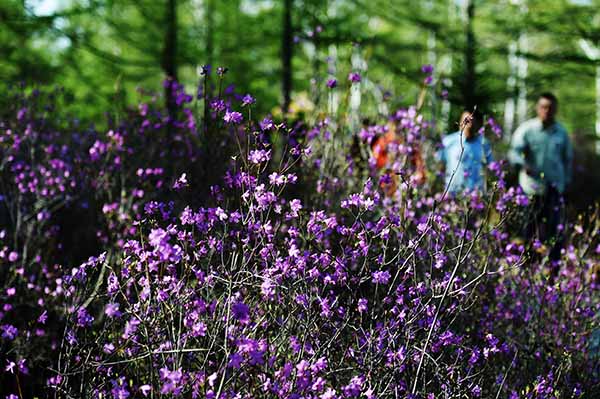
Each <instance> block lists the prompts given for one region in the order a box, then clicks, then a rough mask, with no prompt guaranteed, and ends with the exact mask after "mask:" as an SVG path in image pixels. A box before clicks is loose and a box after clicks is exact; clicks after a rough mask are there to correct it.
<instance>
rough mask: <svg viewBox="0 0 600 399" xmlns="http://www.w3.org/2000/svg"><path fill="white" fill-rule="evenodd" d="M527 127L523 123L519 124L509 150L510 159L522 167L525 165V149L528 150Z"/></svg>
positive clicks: (512, 162)
mask: <svg viewBox="0 0 600 399" xmlns="http://www.w3.org/2000/svg"><path fill="white" fill-rule="evenodd" d="M526 132H527V131H526V129H525V128H524V127H523V125H521V126H519V127H518V128H517V130H515V133H514V134H513V136H512V139H511V141H510V150H509V151H508V161H509V162H510V163H511V164H513V165H515V166H517V167H519V168H521V167H524V166H525V163H526V161H525V151H527V142H526V140H525V133H526Z"/></svg>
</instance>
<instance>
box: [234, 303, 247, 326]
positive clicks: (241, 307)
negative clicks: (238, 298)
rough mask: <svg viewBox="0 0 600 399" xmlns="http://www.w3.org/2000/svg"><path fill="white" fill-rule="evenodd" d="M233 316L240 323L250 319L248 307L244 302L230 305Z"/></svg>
mask: <svg viewBox="0 0 600 399" xmlns="http://www.w3.org/2000/svg"><path fill="white" fill-rule="evenodd" d="M231 312H232V313H233V317H234V318H236V319H237V320H239V321H240V322H242V323H247V322H249V321H250V308H249V307H248V305H246V304H245V303H244V302H236V303H234V304H233V306H232V307H231Z"/></svg>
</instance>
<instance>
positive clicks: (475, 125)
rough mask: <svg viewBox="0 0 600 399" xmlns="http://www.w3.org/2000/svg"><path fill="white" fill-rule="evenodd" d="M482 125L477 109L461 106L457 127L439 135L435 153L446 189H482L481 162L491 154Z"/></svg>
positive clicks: (452, 191)
mask: <svg viewBox="0 0 600 399" xmlns="http://www.w3.org/2000/svg"><path fill="white" fill-rule="evenodd" d="M482 126H483V115H482V114H481V113H480V112H479V111H478V110H474V111H473V112H470V111H466V110H465V111H463V113H462V115H461V117H460V130H459V131H457V132H454V133H451V134H448V135H446V136H445V137H444V138H443V139H442V148H441V149H440V150H439V151H438V152H437V154H436V156H437V158H438V159H439V160H440V161H442V163H443V165H442V166H443V167H444V169H445V171H444V173H445V177H446V185H445V187H446V188H447V190H448V192H449V193H453V194H457V193H460V192H463V191H465V190H480V191H483V190H484V189H485V178H484V166H485V165H488V164H489V163H490V162H492V161H493V157H492V148H491V146H490V143H489V141H488V140H487V139H486V138H485V137H484V136H483V135H482V134H480V132H479V130H480V129H481V127H482Z"/></svg>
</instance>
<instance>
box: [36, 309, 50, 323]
mask: <svg viewBox="0 0 600 399" xmlns="http://www.w3.org/2000/svg"><path fill="white" fill-rule="evenodd" d="M46 320H48V312H47V311H45V310H44V311H43V312H42V314H41V315H40V317H38V319H37V321H38V323H40V324H46Z"/></svg>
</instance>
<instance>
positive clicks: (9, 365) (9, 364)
mask: <svg viewBox="0 0 600 399" xmlns="http://www.w3.org/2000/svg"><path fill="white" fill-rule="evenodd" d="M6 363H7V364H6V368H5V369H4V371H8V372H9V373H11V374H14V373H15V367H16V366H17V363H15V362H13V361H11V360H7V361H6Z"/></svg>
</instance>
